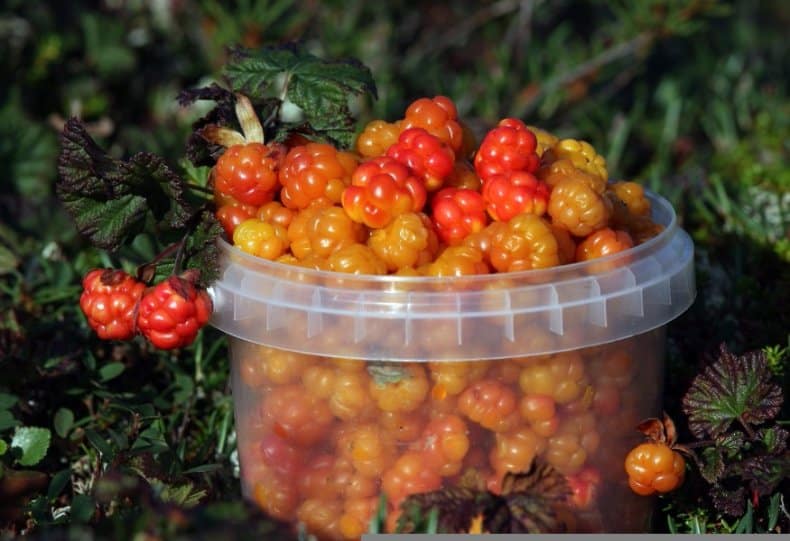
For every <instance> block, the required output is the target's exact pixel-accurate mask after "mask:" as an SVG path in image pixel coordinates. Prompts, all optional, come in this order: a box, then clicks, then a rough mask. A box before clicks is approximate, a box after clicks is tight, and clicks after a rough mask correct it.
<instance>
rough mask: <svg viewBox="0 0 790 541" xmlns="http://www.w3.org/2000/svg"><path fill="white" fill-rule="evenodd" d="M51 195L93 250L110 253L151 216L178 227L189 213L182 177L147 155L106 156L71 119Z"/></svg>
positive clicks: (139, 229) (138, 230) (140, 227)
mask: <svg viewBox="0 0 790 541" xmlns="http://www.w3.org/2000/svg"><path fill="white" fill-rule="evenodd" d="M58 172H59V175H60V178H59V180H58V183H57V193H58V196H59V197H60V200H61V202H62V203H63V206H64V207H65V208H66V210H67V211H68V212H69V214H70V215H71V216H72V218H73V219H74V222H75V224H76V225H77V229H78V230H79V231H80V233H82V234H83V235H85V236H87V237H88V238H89V239H90V240H91V242H92V243H93V244H94V245H96V246H97V247H99V248H103V249H106V250H110V251H114V250H117V249H118V248H119V247H120V246H121V245H123V244H124V243H126V242H128V241H130V240H131V239H132V238H134V236H135V235H137V234H138V233H140V232H141V231H142V230H143V229H144V227H145V226H146V223H147V220H148V219H149V218H151V219H152V220H153V222H154V223H156V224H158V225H159V226H160V227H166V228H178V227H182V226H183V225H184V224H185V223H186V221H187V219H188V218H189V217H190V216H191V214H192V209H191V208H190V205H189V204H188V203H187V202H186V200H185V195H184V193H185V188H184V183H183V180H182V179H181V178H180V177H179V176H178V175H176V174H175V173H174V172H173V171H171V170H170V168H169V167H168V166H167V165H166V164H165V163H164V162H163V161H162V159H161V158H159V157H157V156H154V155H152V154H147V153H140V154H136V155H134V156H132V158H130V159H129V160H128V161H125V162H122V161H118V160H114V159H112V158H110V157H109V156H108V155H107V154H106V153H105V152H104V151H103V150H102V149H101V148H99V146H98V145H97V144H96V142H95V141H94V140H93V139H92V138H91V137H90V135H88V133H87V131H86V130H85V127H84V126H83V125H82V124H81V123H80V122H79V121H77V120H76V119H70V120H69V121H68V122H67V123H66V126H65V128H64V129H63V133H62V134H61V154H60V157H59V160H58Z"/></svg>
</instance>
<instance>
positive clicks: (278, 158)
mask: <svg viewBox="0 0 790 541" xmlns="http://www.w3.org/2000/svg"><path fill="white" fill-rule="evenodd" d="M285 152H286V148H285V146H283V145H280V144H277V143H272V144H270V145H264V144H263V143H246V144H243V145H233V146H231V147H230V148H228V149H227V150H225V152H223V153H222V155H221V156H220V157H219V160H217V164H216V165H215V166H214V183H215V189H216V190H217V191H218V192H220V193H223V194H227V195H230V196H231V197H233V198H234V199H236V200H237V201H238V202H239V203H242V204H245V205H253V206H256V207H258V206H260V205H263V204H264V203H266V202H268V201H271V200H272V198H273V197H274V193H275V191H276V190H277V188H279V184H278V172H279V170H280V167H281V166H282V163H283V159H284V157H285Z"/></svg>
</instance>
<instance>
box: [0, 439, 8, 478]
mask: <svg viewBox="0 0 790 541" xmlns="http://www.w3.org/2000/svg"><path fill="white" fill-rule="evenodd" d="M6 451H8V444H7V443H6V442H5V440H0V456H3V455H4V454H5V452H6ZM0 477H2V475H0Z"/></svg>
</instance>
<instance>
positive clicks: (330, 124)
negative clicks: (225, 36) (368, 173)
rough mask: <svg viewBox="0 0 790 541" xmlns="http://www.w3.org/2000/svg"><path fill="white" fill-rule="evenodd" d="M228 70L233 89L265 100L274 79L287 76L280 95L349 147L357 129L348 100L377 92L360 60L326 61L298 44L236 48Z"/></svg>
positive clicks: (307, 120)
mask: <svg viewBox="0 0 790 541" xmlns="http://www.w3.org/2000/svg"><path fill="white" fill-rule="evenodd" d="M224 73H225V76H226V77H227V79H228V80H229V81H230V83H231V86H232V88H233V90H234V91H237V92H241V93H243V94H245V95H247V96H249V97H250V98H252V99H253V100H263V99H265V98H266V94H267V92H268V91H269V90H270V89H271V87H272V86H273V85H274V83H275V82H279V81H282V85H283V89H282V90H280V95H281V96H284V97H285V98H287V99H288V100H290V101H291V102H292V103H293V104H294V105H296V106H298V107H299V108H300V109H301V110H302V111H303V113H304V120H305V123H306V124H307V125H308V126H309V128H310V130H309V131H310V132H313V133H316V134H319V135H321V136H323V137H325V138H329V139H331V140H332V141H333V142H335V143H337V144H339V145H341V146H345V147H347V146H349V145H350V143H351V140H352V138H353V132H354V121H353V115H352V113H351V110H350V109H349V105H348V102H349V99H350V98H351V97H352V96H358V95H362V94H366V93H367V94H370V95H371V96H373V97H376V95H377V94H376V85H375V82H374V81H373V76H372V74H371V72H370V70H369V69H368V68H367V67H366V66H364V65H363V64H362V63H360V62H359V61H357V60H355V59H339V60H324V59H321V58H318V57H317V56H314V55H312V54H310V53H308V52H307V51H306V50H305V49H304V47H303V46H301V45H299V44H288V45H284V46H279V47H265V48H262V49H259V50H256V51H250V50H242V49H237V50H236V51H234V54H233V55H232V57H231V61H230V62H229V63H228V65H227V66H226V68H225V72H224ZM276 137H280V134H278V135H277V136H276Z"/></svg>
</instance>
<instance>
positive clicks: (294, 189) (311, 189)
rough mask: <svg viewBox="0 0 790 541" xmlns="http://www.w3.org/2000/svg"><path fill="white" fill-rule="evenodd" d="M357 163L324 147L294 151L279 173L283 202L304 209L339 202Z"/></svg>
mask: <svg viewBox="0 0 790 541" xmlns="http://www.w3.org/2000/svg"><path fill="white" fill-rule="evenodd" d="M356 167H357V159H356V157H355V156H354V155H353V154H351V153H350V152H343V151H339V150H337V149H336V148H335V147H333V146H332V145H328V144H325V143H308V144H306V145H304V146H298V147H294V148H292V149H291V150H290V151H289V152H288V155H287V156H286V157H285V160H284V161H283V164H282V168H281V170H280V176H279V178H280V184H282V190H281V191H280V200H281V201H282V204H283V205H285V206H286V207H288V208H293V209H303V208H306V207H308V206H310V205H311V204H313V203H316V204H320V205H323V206H329V205H333V204H336V203H339V202H340V197H341V195H342V194H343V190H344V189H345V187H346V186H348V185H349V184H350V183H351V174H352V173H353V172H354V169H355V168H356Z"/></svg>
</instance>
